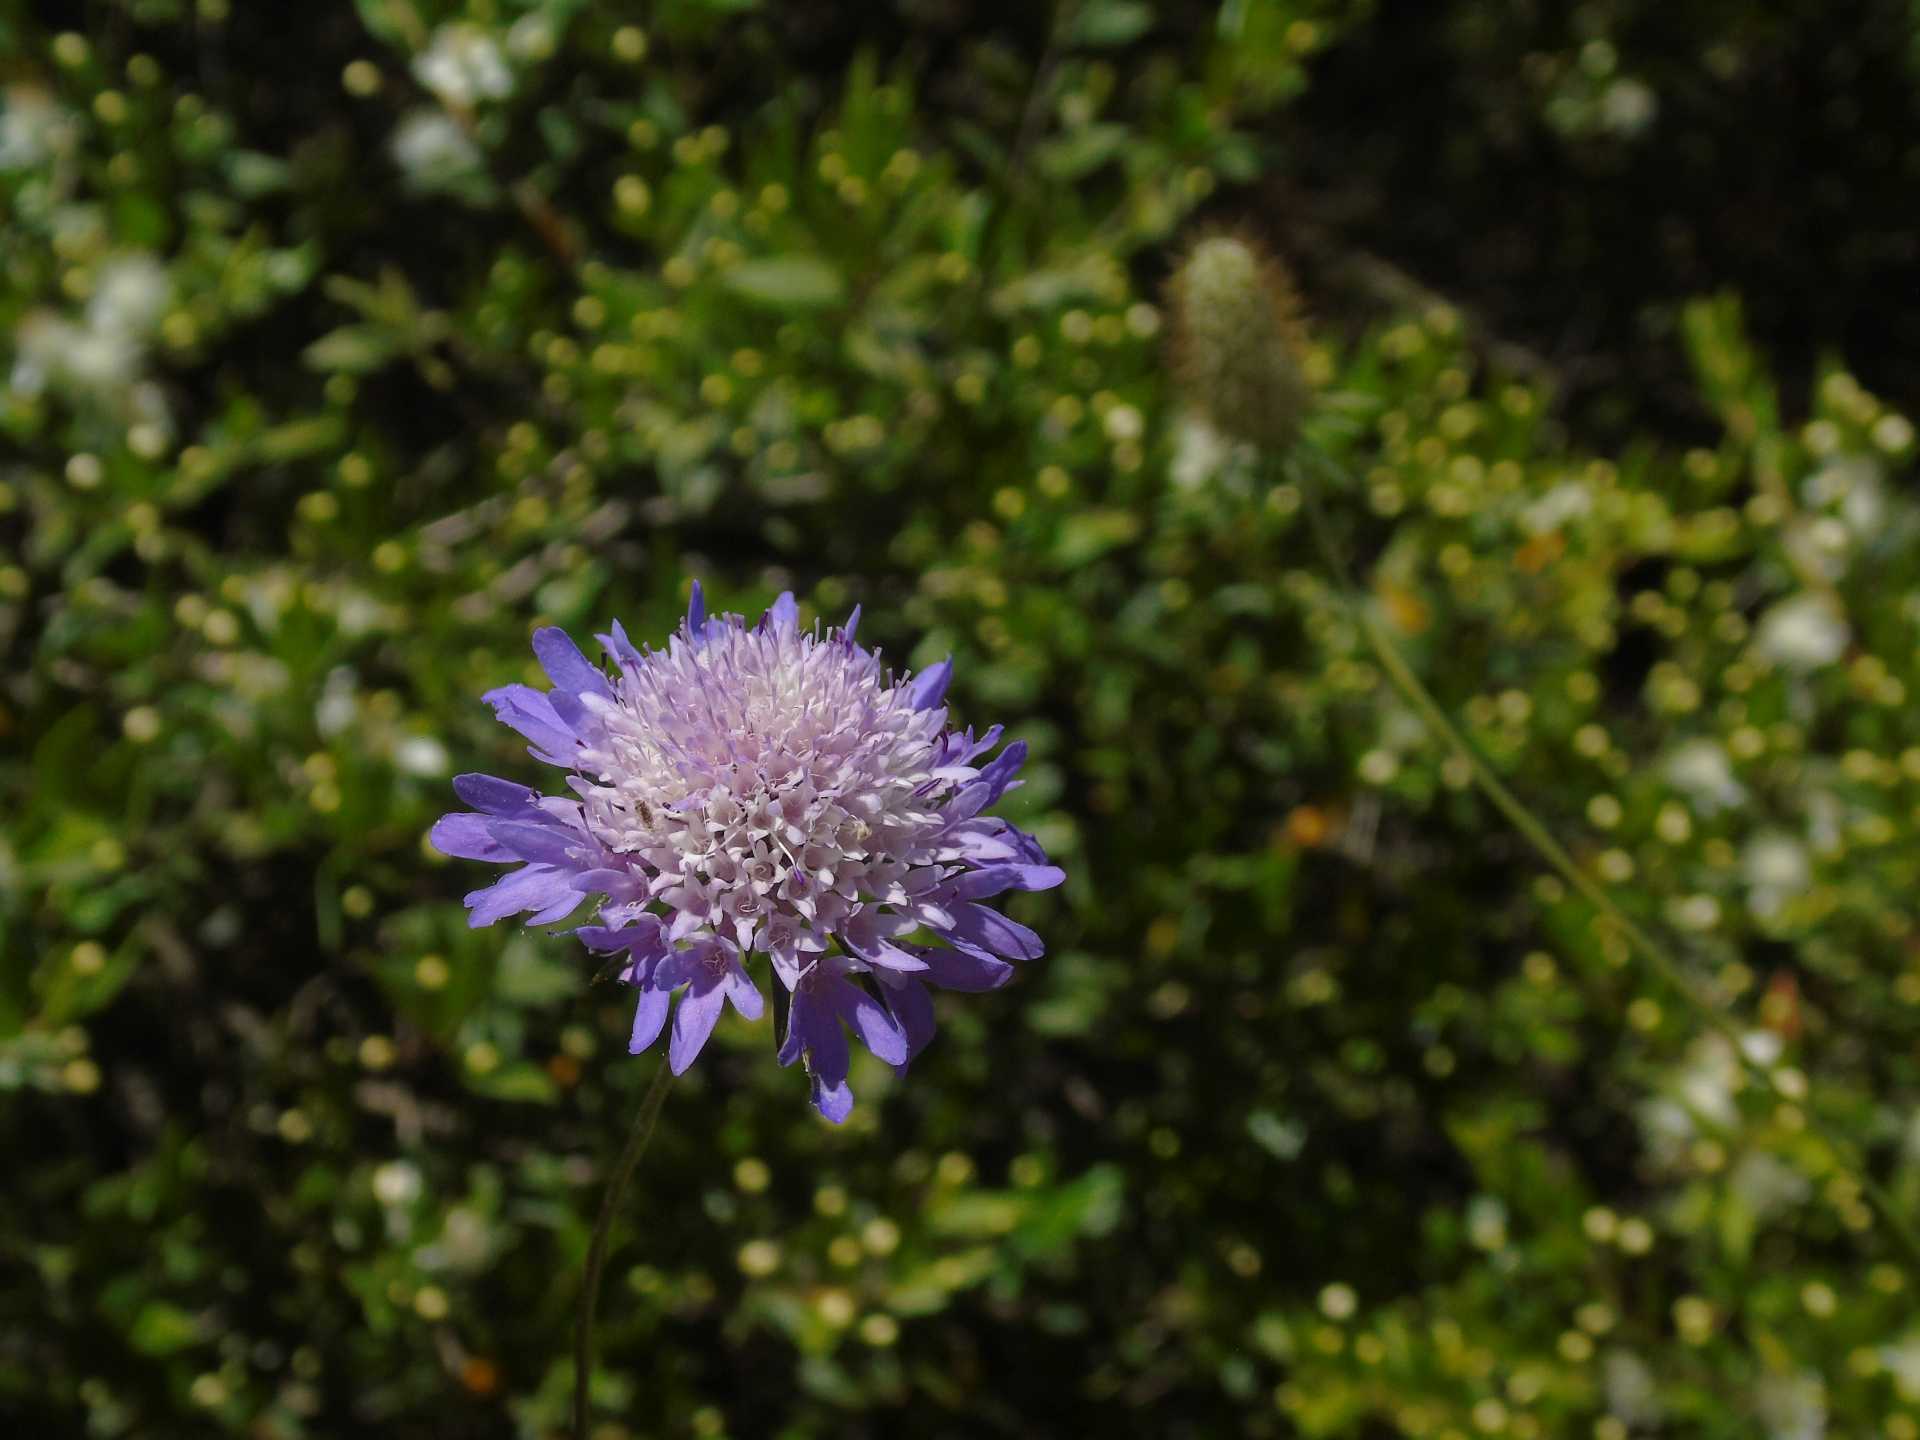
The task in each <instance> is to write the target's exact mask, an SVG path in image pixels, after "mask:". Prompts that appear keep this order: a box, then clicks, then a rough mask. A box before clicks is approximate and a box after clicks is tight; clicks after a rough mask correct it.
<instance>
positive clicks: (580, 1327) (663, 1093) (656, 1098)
mask: <svg viewBox="0 0 1920 1440" xmlns="http://www.w3.org/2000/svg"><path fill="white" fill-rule="evenodd" d="M672 1085H673V1071H672V1069H671V1068H670V1067H669V1066H668V1065H667V1062H666V1059H665V1057H664V1056H663V1057H662V1058H661V1060H660V1068H659V1069H658V1070H656V1071H654V1072H653V1083H652V1084H651V1085H649V1086H648V1087H647V1093H646V1095H645V1096H644V1097H643V1098H642V1099H641V1101H640V1108H639V1110H638V1111H636V1112H635V1113H634V1117H633V1129H632V1130H631V1131H629V1132H628V1134H627V1145H626V1148H625V1149H624V1150H622V1151H621V1152H620V1159H619V1161H618V1163H616V1164H615V1165H614V1167H613V1176H612V1178H611V1179H610V1180H608V1181H607V1193H606V1194H605V1195H604V1196H602V1197H601V1200H600V1218H599V1220H597V1221H596V1222H595V1223H594V1227H593V1242H592V1244H590V1245H589V1246H588V1247H587V1273H586V1277H585V1279H584V1280H583V1281H582V1282H581V1286H580V1318H579V1320H578V1321H577V1322H576V1323H575V1325H574V1331H573V1436H574V1440H587V1420H588V1413H587V1412H588V1399H587V1390H588V1382H589V1381H590V1380H591V1379H592V1378H593V1314H594V1311H595V1310H597V1309H598V1308H599V1306H600V1276H601V1272H602V1271H604V1270H605V1269H606V1267H607V1242H608V1240H609V1239H610V1238H611V1236H612V1234H613V1216H614V1212H615V1211H616V1210H617V1209H618V1208H619V1206H620V1197H621V1195H622V1194H624V1193H625V1191H626V1188H627V1182H628V1181H629V1180H631V1179H632V1178H633V1171H634V1167H635V1166H637V1165H639V1163H640V1157H641V1156H642V1155H644V1154H646V1151H647V1142H648V1141H649V1140H651V1139H653V1127H654V1122H655V1121H657V1120H658V1119H659V1118H660V1107H661V1105H662V1104H664V1103H665V1101H666V1098H667V1091H668V1090H669V1089H670V1088H672Z"/></svg>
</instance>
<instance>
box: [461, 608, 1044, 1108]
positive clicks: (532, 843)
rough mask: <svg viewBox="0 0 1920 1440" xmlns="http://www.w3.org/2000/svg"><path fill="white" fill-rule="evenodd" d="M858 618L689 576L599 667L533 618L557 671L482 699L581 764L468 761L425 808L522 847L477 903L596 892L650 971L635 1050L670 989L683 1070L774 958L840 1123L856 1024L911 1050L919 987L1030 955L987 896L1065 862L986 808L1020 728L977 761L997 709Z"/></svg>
mask: <svg viewBox="0 0 1920 1440" xmlns="http://www.w3.org/2000/svg"><path fill="white" fill-rule="evenodd" d="M858 620H859V612H858V611H857V610H856V611H855V613H854V616H853V617H852V618H851V619H849V620H848V622H847V624H846V625H845V626H843V627H842V628H840V629H838V630H835V631H831V632H829V633H827V634H826V635H824V636H823V635H821V634H820V633H819V632H818V631H817V630H816V631H814V632H812V633H809V632H806V631H803V630H802V629H801V628H800V625H799V618H798V608H797V607H796V605H795V604H794V601H793V597H792V596H791V595H782V596H781V597H780V599H779V600H778V601H776V602H775V603H774V605H773V606H772V607H771V608H770V609H769V610H768V611H767V613H766V614H765V615H764V616H762V617H761V619H760V621H759V622H758V623H757V624H755V625H751V626H750V625H748V624H747V622H746V621H745V620H744V618H743V617H741V616H738V615H723V616H717V617H714V618H712V619H709V618H707V616H706V613H705V606H704V602H703V600H702V597H701V593H700V588H699V586H698V585H695V587H694V591H693V601H692V605H691V607H690V608H689V610H688V612H687V618H686V622H685V623H684V624H683V625H682V626H681V627H680V630H679V631H678V633H677V634H675V635H674V636H673V637H672V638H671V639H670V640H669V641H668V643H667V648H666V649H665V650H654V649H651V648H648V649H644V650H643V649H636V648H635V647H634V645H633V644H632V643H631V642H630V641H629V640H628V638H627V636H626V632H625V631H624V630H622V629H621V627H620V626H619V625H618V624H615V625H614V626H613V627H612V634H610V635H603V636H600V637H599V639H600V643H601V646H602V647H603V648H604V649H605V650H606V652H607V654H608V655H609V657H611V659H612V660H613V662H614V667H615V668H614V673H613V674H611V675H609V674H606V673H604V672H603V671H602V670H601V669H599V668H598V667H596V666H594V665H592V664H591V663H589V662H588V661H587V659H586V657H585V656H583V655H582V654H581V653H580V650H579V649H578V648H577V647H576V646H575V645H574V643H573V641H572V640H571V639H569V638H568V637H567V635H566V634H565V632H563V631H561V630H558V629H545V630H541V631H539V632H537V633H536V634H535V636H534V640H533V645H534V651H535V653H536V654H537V655H538V656H539V658H540V661H541V664H542V665H543V666H544V667H545V669H546V672H547V675H548V676H549V677H550V678H551V679H552V681H553V687H554V688H553V689H552V690H549V691H539V690H535V689H532V688H530V687H528V686H525V685H509V686H507V687H505V688H504V689H500V690H495V691H493V692H492V693H490V694H489V695H488V696H487V697H486V698H487V701H488V703H490V704H491V705H492V706H493V707H494V710H495V712H496V713H497V714H498V715H499V717H500V719H501V720H503V721H504V722H505V723H506V724H508V725H510V726H512V727H513V728H514V729H515V730H518V731H519V732H520V733H521V734H522V735H524V736H526V738H527V739H528V740H529V741H531V742H532V745H531V747H530V748H531V753H532V754H533V756H534V758H536V759H538V760H543V761H546V762H547V763H549V764H553V765H560V766H564V767H566V768H567V769H568V770H570V771H571V772H572V773H571V774H570V775H569V776H568V782H567V783H568V785H569V787H570V788H571V789H572V790H573V792H574V796H575V797H576V798H562V797H557V796H547V795H541V794H539V793H537V792H535V791H532V790H529V789H527V788H526V787H524V786H521V785H516V784H514V783H512V782H511V781H507V780H499V779H495V778H493V777H491V776H487V775H461V776H458V777H456V778H455V780H454V789H455V792H456V793H457V794H458V795H459V796H460V797H461V799H463V800H465V801H466V802H467V803H468V804H469V805H471V806H473V812H472V813H467V814H456V815H449V816H447V817H446V818H445V819H443V820H441V821H440V822H439V824H437V825H436V826H435V827H434V830H433V842H434V844H435V845H437V846H438V847H439V848H440V849H441V850H443V851H445V852H446V853H447V854H450V855H458V856H463V857H465V858H468V859H474V860H487V861H492V862H494V863H497V864H516V863H517V864H518V865H519V868H518V869H515V870H514V871H512V872H511V873H510V874H508V875H507V876H505V877H504V878H503V879H501V880H500V881H498V882H497V883H495V884H493V885H490V886H488V887H487V888H485V889H483V890H477V891H475V892H474V893H473V894H471V895H469V896H468V897H467V907H468V909H469V911H471V917H470V918H471V923H472V924H474V925H476V926H477V925H490V924H492V923H494V922H495V921H496V920H499V919H501V918H503V917H505V916H508V915H513V914H518V913H521V912H527V911H530V912H532V919H531V920H530V921H529V922H528V923H530V924H537V925H538V924H551V923H554V922H557V921H560V920H564V919H565V918H567V917H568V916H569V915H571V914H572V913H573V912H574V910H575V909H576V908H577V907H578V906H579V905H580V903H581V902H582V900H584V899H585V898H586V896H587V895H589V894H596V893H597V894H600V895H603V896H605V897H606V899H605V901H604V903H603V904H602V906H601V908H600V911H599V914H598V915H597V917H596V923H595V924H592V925H589V926H585V927H582V928H580V929H579V930H578V931H577V932H576V933H578V934H579V935H580V937H581V938H582V940H584V941H585V942H586V944H587V945H588V946H589V947H591V948H592V949H595V950H598V951H602V952H606V953H610V954H615V955H618V956H621V957H622V959H621V962H620V963H621V966H622V969H621V978H622V979H623V980H625V981H626V983H628V984H630V985H632V986H634V987H635V988H636V989H637V990H638V991H639V998H638V1003H637V1005H636V1007H635V1012H634V1022H633V1034H632V1040H631V1044H630V1046H629V1048H630V1049H631V1050H632V1052H633V1053H635V1054H638V1053H640V1052H641V1051H643V1050H645V1049H647V1048H648V1047H649V1046H650V1045H652V1044H653V1043H654V1042H655V1041H656V1040H657V1039H658V1038H659V1037H660V1035H661V1034H662V1033H663V1031H665V1029H666V1026H667V1020H668V1016H669V1010H670V1008H671V1010H672V1019H673V1034H672V1037H671V1039H670V1040H669V1042H668V1050H667V1058H668V1063H669V1064H670V1065H671V1066H672V1068H673V1070H674V1071H675V1072H676V1073H678V1072H680V1071H683V1070H685V1069H686V1067H687V1066H688V1065H690V1064H691V1063H692V1062H693V1060H694V1057H695V1056H696V1055H698V1054H699V1052H700V1049H701V1047H702V1046H703V1045H705V1043H706V1040H707V1037H708V1036H709V1035H710V1034H711V1033H712V1031H713V1028H714V1025H715V1023H716V1022H717V1021H718V1019H719V1017H720V1013H721V1011H722V1010H723V1009H724V1008H725V1007H726V1006H727V1005H729V1004H730V1005H732V1007H733V1008H734V1009H735V1010H737V1011H739V1012H740V1013H741V1014H742V1015H743V1016H745V1017H747V1018H748V1019H754V1018H757V1017H758V1016H759V1015H760V1014H761V1012H762V1008H763V1002H762V995H761V992H760V989H759V987H758V985H757V984H756V983H755V981H754V980H753V979H752V977H751V976H750V974H749V973H748V967H749V965H751V964H752V963H753V962H754V959H755V957H757V956H760V955H764V956H766V957H767V962H768V964H769V966H770V968H771V969H772V971H773V974H774V976H775V978H776V979H777V980H778V981H779V984H780V987H781V989H782V990H783V991H784V992H786V993H787V994H788V995H790V997H791V999H790V1002H789V1005H788V1007H787V1011H788V1013H787V1016H786V1028H785V1033H784V1034H783V1035H782V1036H781V1037H780V1041H779V1048H778V1058H779V1060H780V1062H781V1063H782V1064H783V1065H790V1064H792V1063H793V1062H795V1061H796V1060H802V1059H804V1061H805V1062H806V1068H807V1071H808V1073H809V1075H810V1076H811V1082H812V1091H813V1102H814V1104H815V1106H816V1107H817V1108H818V1109H819V1110H820V1112H821V1113H822V1114H823V1115H825V1116H827V1117H828V1118H829V1119H831V1120H834V1121H840V1120H844V1119H845V1118H846V1116H847V1113H848V1111H849V1110H850V1109H851V1107H852V1104H853V1094H852V1091H851V1090H849V1089H848V1087H847V1071H848V1064H849V1056H848V1048H847V1042H846V1035H845V1029H849V1028H850V1029H851V1030H852V1031H853V1033H854V1035H855V1036H857V1037H858V1038H859V1040H860V1041H861V1043H862V1044H864V1045H866V1047H867V1048H868V1049H869V1050H871V1051H872V1052H873V1053H874V1054H875V1055H877V1056H879V1057H880V1058H881V1059H882V1060H885V1061H887V1062H888V1063H889V1064H891V1065H894V1066H896V1067H898V1068H900V1069H902V1070H904V1069H905V1067H906V1065H907V1063H908V1062H909V1061H910V1060H911V1059H912V1058H913V1056H914V1055H915V1054H917V1053H918V1052H919V1051H920V1050H921V1049H922V1048H923V1047H924V1046H925V1045H926V1044H927V1042H928V1041H929V1040H930V1039H931V1038H932V1035H933V1028H934V1024H933V1008H932V1002H931V1000H930V998H929V996H928V994H927V987H928V986H929V985H931V986H936V987H939V988H944V989H949V990H968V991H980V990H992V989H995V988H997V987H998V986H1000V985H1003V984H1005V983H1006V982H1007V981H1008V980H1009V979H1010V978H1012V975H1013V965H1012V963H1010V962H1014V961H1020V960H1031V959H1034V958H1037V957H1038V956H1039V955H1040V954H1041V953H1042V946H1041V942H1040V938H1039V936H1037V935H1035V934H1034V933H1033V931H1031V930H1029V929H1028V928H1027V927H1026V926H1024V925H1021V924H1018V923H1017V922H1015V921H1012V920H1009V919H1007V918H1006V917H1005V916H1003V915H1000V914H998V913H997V912H995V911H993V910H991V909H989V908H988V907H987V906H985V905H982V904H980V903H979V902H980V901H982V900H984V899H986V898H988V897H990V896H993V895H998V894H1001V893H1002V892H1004V891H1007V890H1041V889H1046V888H1048V887H1051V886H1054V885H1057V884H1059V883H1060V881H1061V879H1062V878H1063V877H1062V874H1061V872H1060V871H1059V870H1058V869H1056V868H1055V867H1053V866H1051V865H1049V864H1048V863H1047V859H1046V856H1045V854H1044V853H1043V852H1042V851H1041V849H1040V846H1039V845H1038V844H1037V843H1036V842H1035V841H1034V839H1033V838H1032V837H1031V836H1029V835H1026V834H1024V833H1022V832H1021V831H1019V830H1017V829H1015V828H1014V827H1013V826H1012V825H1010V824H1008V823H1007V822H1006V821H1005V820H999V819H991V818H988V817H986V816H985V815H983V814H982V812H983V811H984V810H985V809H986V808H987V807H988V806H990V805H992V804H994V803H995V802H996V801H998V800H999V799H1000V797H1001V796H1002V795H1003V794H1005V793H1006V791H1008V790H1009V789H1011V788H1013V787H1014V785H1015V784H1016V783H1017V782H1016V781H1015V779H1014V775H1015V772H1017V771H1018V770H1019V768H1020V765H1021V762H1022V761H1023V760H1024V759H1025V756H1026V746H1025V745H1024V744H1022V743H1020V742H1017V741H1016V742H1014V743H1013V744H1011V745H1008V746H1006V747H1005V748H1004V749H1002V750H1001V751H1000V753H999V754H998V755H997V756H995V757H994V758H993V759H991V760H987V761H982V759H981V757H982V756H984V755H985V754H986V753H987V752H989V751H991V750H993V749H994V747H995V746H996V745H998V743H999V741H1000V737H1001V728H1000V727H999V726H998V725H996V726H993V727H992V728H991V729H989V730H987V731H986V732H985V733H984V734H982V735H979V736H975V735H974V733H973V731H972V730H970V729H969V730H966V731H964V732H960V731H954V730H952V729H950V728H949V727H948V725H947V711H946V707H945V706H944V705H943V704H942V700H943V699H944V697H945V694H946V689H947V683H948V680H949V678H950V676H951V672H952V665H951V662H950V661H944V662H942V663H941V664H939V665H936V666H934V667H932V668H931V669H928V670H926V671H923V672H922V673H921V674H919V675H918V676H913V677H908V676H905V675H901V676H895V675H893V674H891V673H890V672H888V671H887V670H885V669H884V668H883V667H882V666H881V664H880V660H879V657H878V656H877V655H876V654H874V653H873V652H871V651H868V650H867V649H865V648H863V647H862V646H860V645H859V644H857V643H856V642H855V640H854V632H855V628H856V626H857V624H858ZM675 992H679V995H680V998H679V1001H678V1004H677V1006H673V1005H672V1001H671V997H672V996H673V995H674V993H675ZM779 993H780V992H779V991H776V995H778V994H779ZM843 1027H844V1028H843Z"/></svg>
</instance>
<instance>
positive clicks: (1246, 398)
mask: <svg viewBox="0 0 1920 1440" xmlns="http://www.w3.org/2000/svg"><path fill="white" fill-rule="evenodd" d="M1167 292H1168V299H1169V300H1170V301H1171V310H1172V315H1173V326H1172V331H1171V337H1172V338H1171V350H1170V354H1171V359H1172V362H1173V370H1174V375H1175V378H1176V379H1177V380H1178V381H1179V382H1180V386H1181V389H1182V390H1183V391H1184V392H1185V394H1186V395H1187V398H1188V399H1189V400H1190V401H1191V402H1192V404H1193V405H1194V406H1195V407H1196V408H1197V409H1198V410H1199V411H1200V412H1201V413H1202V414H1203V415H1205V416H1206V417H1207V419H1208V420H1209V421H1210V422H1211V423H1212V425H1213V427H1214V428H1215V429H1216V430H1218V431H1219V432H1220V433H1221V434H1223V435H1227V436H1230V437H1232V438H1233V439H1235V440H1245V441H1250V442H1251V443H1253V444H1255V445H1260V446H1264V447H1267V448H1269V449H1272V450H1275V451H1282V450H1285V449H1287V448H1288V447H1289V446H1291V445H1292V444H1293V442H1294V440H1295V439H1296V438H1297V437H1298V435H1299V433H1300V424H1301V422H1302V421H1303V420H1304V419H1305V418H1306V414H1307V411H1308V410H1309V409H1310V408H1311V407H1312V404H1313V386H1312V384H1311V383H1310V382H1309V381H1308V379H1307V375H1306V371H1305V369H1304V368H1303V366H1302V364H1301V351H1302V349H1303V348H1304V337H1303V333H1302V330H1301V326H1300V321H1299V315H1298V312H1299V300H1298V298H1297V297H1296V295H1295V293H1294V288H1293V281H1292V278H1291V277H1290V276H1289V275H1288V274H1287V271H1286V267H1285V266H1283V265H1282V264H1281V263H1280V262H1279V261H1278V260H1275V259H1273V258H1272V257H1271V256H1269V255H1265V254H1263V253H1262V252H1261V251H1260V249H1259V248H1258V247H1256V246H1255V245H1253V244H1252V243H1251V242H1249V241H1247V240H1243V239H1241V238H1239V237H1238V236H1234V235H1213V236H1209V237H1207V238H1205V239H1203V240H1200V241H1198V242H1197V243H1196V244H1195V245H1194V247H1193V248H1192V249H1191V250H1189V251H1188V252H1187V256H1186V258H1185V259H1184V260H1183V261H1181V263H1180V265H1179V267H1178V268H1177V269H1176V270H1175V271H1174V272H1173V278H1172V279H1171V280H1169V281H1168V283H1167Z"/></svg>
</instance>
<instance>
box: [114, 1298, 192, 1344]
mask: <svg viewBox="0 0 1920 1440" xmlns="http://www.w3.org/2000/svg"><path fill="white" fill-rule="evenodd" d="M199 1339H200V1325H199V1322H198V1321H196V1320H195V1319H194V1318H193V1316H192V1315H191V1314H189V1313H188V1312H187V1311H185V1310H182V1309H181V1308H180V1307H179V1306H178V1305H173V1304H169V1303H168V1302H167V1301H165V1300H149V1301H148V1302H147V1303H146V1304H145V1305H143V1306H141V1307H140V1313H139V1314H138V1315H137V1316H135V1317H134V1321H133V1329H132V1330H131V1331H129V1332H128V1334H127V1343H128V1344H130V1345H132V1346H133V1348H134V1349H136V1350H138V1351H139V1352H140V1353H141V1354H142V1355H171V1354H173V1353H174V1352H175V1351H176V1350H184V1349H186V1348H187V1347H188V1346H189V1345H192V1344H194V1343H196V1342H197V1341H198V1340H199Z"/></svg>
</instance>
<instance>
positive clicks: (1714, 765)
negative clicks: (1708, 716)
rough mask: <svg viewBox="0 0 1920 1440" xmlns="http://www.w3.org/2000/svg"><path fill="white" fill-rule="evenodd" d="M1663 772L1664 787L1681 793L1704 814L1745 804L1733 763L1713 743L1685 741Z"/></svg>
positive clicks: (1719, 747)
mask: <svg viewBox="0 0 1920 1440" xmlns="http://www.w3.org/2000/svg"><path fill="white" fill-rule="evenodd" d="M1665 768H1666V774H1667V781H1668V783H1669V784H1671V785H1672V786H1673V787H1674V788H1675V789H1676V790H1680V791H1683V792H1684V793H1685V794H1686V795H1687V796H1688V797H1689V798H1690V799H1692V801H1693V802H1694V804H1695V806H1697V807H1698V808H1699V809H1700V810H1701V811H1702V813H1704V814H1708V815H1711V814H1712V813H1713V812H1714V811H1716V810H1730V809H1734V808H1736V807H1738V806H1740V805H1744V804H1745V803H1746V800H1747V791H1746V787H1745V786H1743V785H1742V784H1741V783H1740V782H1739V781H1738V780H1736V779H1734V776H1733V762H1732V761H1730V760H1729V759H1728V758H1727V752H1726V750H1725V748H1724V747H1722V746H1721V744H1720V743H1719V742H1718V741H1717V740H1709V739H1705V738H1697V739H1693V740H1688V741H1686V742H1685V743H1683V744H1682V745H1680V746H1679V748H1677V749H1676V750H1675V751H1674V752H1673V753H1672V754H1671V755H1669V756H1668V757H1667V761H1666V767H1665Z"/></svg>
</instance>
